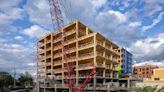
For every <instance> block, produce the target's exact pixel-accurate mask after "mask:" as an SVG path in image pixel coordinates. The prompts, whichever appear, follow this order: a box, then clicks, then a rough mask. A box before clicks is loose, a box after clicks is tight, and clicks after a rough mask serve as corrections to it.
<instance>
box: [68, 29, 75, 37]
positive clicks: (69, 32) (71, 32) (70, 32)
mask: <svg viewBox="0 0 164 92" xmlns="http://www.w3.org/2000/svg"><path fill="white" fill-rule="evenodd" d="M74 32H76V31H75V30H71V31H68V32H65V36H68V35H71V34H73V33H74Z"/></svg>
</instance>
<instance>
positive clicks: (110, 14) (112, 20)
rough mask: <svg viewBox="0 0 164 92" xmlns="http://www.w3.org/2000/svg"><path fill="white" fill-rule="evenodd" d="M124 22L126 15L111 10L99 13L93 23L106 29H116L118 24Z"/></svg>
mask: <svg viewBox="0 0 164 92" xmlns="http://www.w3.org/2000/svg"><path fill="white" fill-rule="evenodd" d="M126 21H127V17H126V15H124V14H122V13H121V12H119V11H113V10H108V11H106V12H100V13H99V14H98V15H97V16H96V18H95V22H96V24H98V26H99V27H102V28H106V27H107V26H108V27H110V28H111V29H113V28H116V27H117V26H118V25H119V24H122V23H125V22H126Z"/></svg>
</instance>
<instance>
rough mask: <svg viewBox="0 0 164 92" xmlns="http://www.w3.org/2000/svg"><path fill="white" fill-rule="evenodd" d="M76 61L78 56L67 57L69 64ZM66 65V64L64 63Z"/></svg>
mask: <svg viewBox="0 0 164 92" xmlns="http://www.w3.org/2000/svg"><path fill="white" fill-rule="evenodd" d="M75 60H76V56H71V57H67V62H72V61H75ZM64 63H66V62H64Z"/></svg>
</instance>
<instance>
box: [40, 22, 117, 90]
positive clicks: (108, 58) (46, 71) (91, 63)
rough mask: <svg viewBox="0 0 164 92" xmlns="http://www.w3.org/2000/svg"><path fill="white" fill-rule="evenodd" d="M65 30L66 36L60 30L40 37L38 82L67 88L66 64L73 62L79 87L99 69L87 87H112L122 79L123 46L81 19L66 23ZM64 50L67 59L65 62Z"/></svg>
mask: <svg viewBox="0 0 164 92" xmlns="http://www.w3.org/2000/svg"><path fill="white" fill-rule="evenodd" d="M62 32H63V33H64V38H63V37H62V36H61V35H62V34H60V32H59V31H56V32H52V33H49V34H47V35H46V36H44V37H41V38H39V39H38V40H37V81H38V82H39V83H40V84H39V85H40V87H41V88H54V87H56V88H59V89H62V88H63V89H67V86H66V85H65V84H66V79H67V78H66V76H65V73H66V72H67V69H66V68H65V64H66V63H70V64H71V65H72V66H74V71H73V74H74V77H73V78H74V79H75V80H76V85H77V86H79V85H81V84H82V83H83V81H84V80H85V79H86V78H87V76H88V75H89V73H90V72H91V71H92V70H93V69H94V68H96V74H95V75H94V77H93V79H92V80H91V81H90V82H89V84H88V85H87V87H86V88H85V90H108V89H109V86H108V83H111V82H116V81H117V79H118V78H117V71H116V67H117V65H118V60H119V53H118V48H119V47H118V46H117V45H116V44H114V43H113V42H111V41H110V40H108V39H107V38H105V37H103V36H102V35H101V34H99V33H97V32H94V31H92V30H91V29H90V28H88V27H87V26H85V25H84V24H82V23H81V22H79V21H74V22H72V23H70V24H68V25H65V26H64V27H63V28H62ZM62 39H64V43H62ZM63 45H64V46H63ZM63 47H65V48H66V49H65V50H63ZM64 52H65V53H66V56H67V58H66V60H67V62H64V59H65V58H64ZM46 80H53V83H54V85H55V86H54V85H53V86H52V85H51V84H49V85H47V82H46ZM51 82H52V81H51Z"/></svg>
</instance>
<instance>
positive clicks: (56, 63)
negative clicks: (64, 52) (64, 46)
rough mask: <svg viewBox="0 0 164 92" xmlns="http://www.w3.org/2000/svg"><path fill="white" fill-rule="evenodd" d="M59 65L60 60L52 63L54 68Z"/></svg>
mask: <svg viewBox="0 0 164 92" xmlns="http://www.w3.org/2000/svg"><path fill="white" fill-rule="evenodd" d="M61 64H62V60H59V61H55V62H54V66H57V65H61Z"/></svg>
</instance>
